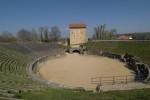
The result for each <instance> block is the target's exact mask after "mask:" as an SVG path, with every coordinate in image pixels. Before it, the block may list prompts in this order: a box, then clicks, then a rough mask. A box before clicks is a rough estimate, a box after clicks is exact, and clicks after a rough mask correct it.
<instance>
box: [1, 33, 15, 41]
mask: <svg viewBox="0 0 150 100" xmlns="http://www.w3.org/2000/svg"><path fill="white" fill-rule="evenodd" d="M0 41H1V42H16V41H17V39H16V37H15V36H13V34H12V33H10V32H8V31H4V32H3V33H2V35H1V36H0Z"/></svg>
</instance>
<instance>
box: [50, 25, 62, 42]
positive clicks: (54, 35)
mask: <svg viewBox="0 0 150 100" xmlns="http://www.w3.org/2000/svg"><path fill="white" fill-rule="evenodd" d="M49 36H50V40H51V41H54V42H56V41H58V39H59V38H60V37H61V32H60V30H59V27H58V26H52V27H51V32H50V35H49Z"/></svg>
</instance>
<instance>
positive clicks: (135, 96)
mask: <svg viewBox="0 0 150 100" xmlns="http://www.w3.org/2000/svg"><path fill="white" fill-rule="evenodd" d="M149 93H150V89H139V90H126V91H109V92H100V93H87V92H75V91H72V90H59V89H48V90H45V91H39V92H28V93H21V94H18V95H17V97H18V98H23V99H25V100H150V94H149Z"/></svg>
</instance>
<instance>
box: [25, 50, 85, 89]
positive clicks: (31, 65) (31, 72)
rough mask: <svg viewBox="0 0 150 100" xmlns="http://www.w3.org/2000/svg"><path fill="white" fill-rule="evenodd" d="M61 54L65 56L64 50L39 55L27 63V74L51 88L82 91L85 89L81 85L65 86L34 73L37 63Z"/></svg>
mask: <svg viewBox="0 0 150 100" xmlns="http://www.w3.org/2000/svg"><path fill="white" fill-rule="evenodd" d="M62 56H65V52H62V53H59V54H53V55H48V56H44V57H41V58H37V59H36V60H34V61H33V62H30V63H29V64H28V66H27V68H26V70H27V74H28V75H29V76H30V77H31V78H32V79H33V80H34V81H38V82H41V83H44V84H46V85H47V86H50V87H53V88H59V89H72V90H78V91H84V90H85V89H84V88H83V87H70V86H65V85H61V84H57V83H53V82H49V81H47V80H44V79H43V78H41V77H40V76H39V75H37V74H36V70H37V68H38V64H39V63H42V62H44V61H47V60H49V59H54V58H57V57H62Z"/></svg>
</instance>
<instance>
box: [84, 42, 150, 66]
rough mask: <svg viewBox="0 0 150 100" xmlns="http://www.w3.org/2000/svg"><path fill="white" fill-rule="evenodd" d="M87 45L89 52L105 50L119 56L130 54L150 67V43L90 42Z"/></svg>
mask: <svg viewBox="0 0 150 100" xmlns="http://www.w3.org/2000/svg"><path fill="white" fill-rule="evenodd" d="M85 45H86V46H87V49H88V50H95V51H97V50H103V51H105V52H110V53H117V54H124V53H130V54H133V55H134V56H135V57H137V58H140V59H141V61H143V62H145V63H147V64H149V65H150V42H134V41H133V42H132V41H130V42H127V41H124V42H123V41H122V42H95V43H94V42H88V43H87V44H85Z"/></svg>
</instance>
